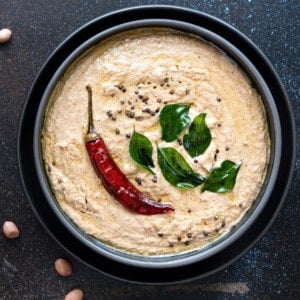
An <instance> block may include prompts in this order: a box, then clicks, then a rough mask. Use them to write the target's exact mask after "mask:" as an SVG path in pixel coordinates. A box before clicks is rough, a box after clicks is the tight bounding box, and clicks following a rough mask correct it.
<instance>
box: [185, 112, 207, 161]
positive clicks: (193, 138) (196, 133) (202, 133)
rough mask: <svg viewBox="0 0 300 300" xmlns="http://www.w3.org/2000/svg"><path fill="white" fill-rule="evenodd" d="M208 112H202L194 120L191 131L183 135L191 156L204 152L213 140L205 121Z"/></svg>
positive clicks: (186, 148)
mask: <svg viewBox="0 0 300 300" xmlns="http://www.w3.org/2000/svg"><path fill="white" fill-rule="evenodd" d="M205 117H206V114H200V115H198V116H197V117H195V119H194V120H193V122H192V124H191V126H190V127H189V133H187V134H185V135H184V136H183V146H184V148H185V150H186V151H187V152H188V153H189V155H190V156H191V157H195V156H198V155H200V154H202V153H203V152H204V151H205V150H206V149H207V147H208V146H209V144H210V142H211V133H210V130H209V128H208V127H207V125H206V123H205Z"/></svg>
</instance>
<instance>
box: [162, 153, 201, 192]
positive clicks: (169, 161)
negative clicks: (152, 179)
mask: <svg viewBox="0 0 300 300" xmlns="http://www.w3.org/2000/svg"><path fill="white" fill-rule="evenodd" d="M157 159H158V164H159V166H160V168H161V171H162V174H163V176H164V177H165V179H166V180H167V181H168V182H169V183H171V184H172V185H173V186H176V187H179V188H193V187H196V186H198V185H200V184H201V183H203V182H204V180H205V178H204V177H203V176H201V175H200V174H198V173H195V172H194V171H193V170H192V168H191V167H190V166H189V164H188V163H187V162H186V161H185V159H184V158H183V157H182V156H181V154H180V153H179V152H178V151H177V150H176V149H174V148H172V147H167V148H159V147H158V148H157Z"/></svg>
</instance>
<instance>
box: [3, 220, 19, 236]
mask: <svg viewBox="0 0 300 300" xmlns="http://www.w3.org/2000/svg"><path fill="white" fill-rule="evenodd" d="M2 230H3V233H4V235H5V236H6V237H7V238H8V239H15V238H17V237H19V235H20V231H19V228H18V227H17V225H16V224H15V223H14V222H11V221H5V222H4V223H3V227H2Z"/></svg>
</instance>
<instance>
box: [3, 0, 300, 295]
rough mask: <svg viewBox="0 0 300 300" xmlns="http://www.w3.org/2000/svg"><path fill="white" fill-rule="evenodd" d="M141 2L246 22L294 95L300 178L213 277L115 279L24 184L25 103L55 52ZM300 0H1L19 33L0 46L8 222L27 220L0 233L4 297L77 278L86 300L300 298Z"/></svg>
mask: <svg viewBox="0 0 300 300" xmlns="http://www.w3.org/2000/svg"><path fill="white" fill-rule="evenodd" d="M139 4H174V5H181V6H185V7H190V8H194V9H197V10H201V11H204V12H207V13H209V14H212V15H214V16H216V17H219V18H220V19H222V20H224V21H226V22H228V23H229V24H231V25H234V26H235V27H236V28H237V29H239V30H241V31H242V32H243V33H244V34H246V35H247V36H248V37H250V38H251V39H252V40H253V41H254V42H255V43H256V44H257V45H258V46H259V48H260V49H261V50H262V51H263V52H264V53H265V54H266V55H267V57H268V58H269V59H270V61H271V63H272V64H273V65H274V67H275V69H276V71H277V72H278V74H279V76H280V77H281V79H282V82H283V84H284V86H285V88H286V90H287V92H288V94H289V97H290V100H291V104H292V107H293V110H294V114H295V118H296V126H297V143H298V148H297V160H296V166H295V170H294V177H293V181H292V184H291V187H290V189H289V192H288V194H287V197H286V201H285V203H284V205H283V208H282V210H281V212H280V214H279V216H278V217H277V219H276V221H275V222H274V224H273V225H272V226H271V228H270V230H269V231H268V233H267V234H266V235H265V236H264V237H263V238H262V239H261V240H260V241H259V242H258V243H257V244H256V245H255V247H254V248H252V250H250V251H249V252H248V253H247V254H245V255H244V256H243V257H242V258H240V259H239V260H238V261H236V262H235V263H234V264H232V265H231V266H229V267H227V268H226V269H224V270H222V271H220V272H218V273H216V274H214V275H211V276H209V277H207V278H205V279H201V280H195V281H192V282H190V283H185V284H178V285H167V286H162V287H157V286H142V285H136V284H129V283H124V282H121V281H118V280H115V279H112V278H110V277H107V276H105V275H102V274H100V273H98V272H96V271H94V270H91V269H90V268H89V267H87V266H85V265H84V264H83V263H81V262H80V261H78V260H76V259H75V258H73V257H72V256H70V255H69V254H68V253H66V252H65V250H63V249H62V248H61V247H60V246H59V245H57V244H56V243H55V242H54V241H53V240H52V238H51V237H50V236H49V235H48V233H47V232H46V231H45V230H44V229H43V227H42V225H41V224H40V223H39V221H38V219H37V218H36V216H35V215H34V213H33V212H32V210H31V208H30V206H29V203H28V201H27V199H26V198H25V195H24V193H23V188H22V186H21V183H20V179H19V175H18V169H17V158H16V139H17V129H18V124H19V120H20V114H21V110H22V106H23V104H24V102H25V100H26V95H27V93H28V91H29V89H30V86H31V84H32V83H33V80H34V78H35V77H36V75H37V73H38V71H39V69H40V68H41V67H42V65H43V63H44V62H45V60H46V59H47V57H48V56H49V55H50V54H51V52H52V51H53V50H54V49H55V47H56V46H57V45H58V44H59V43H61V42H62V41H63V40H64V39H65V38H66V37H67V36H68V35H69V34H70V33H72V32H73V31H74V30H76V29H77V28H78V27H79V26H81V25H83V24H84V23H85V22H87V21H89V20H91V19H93V18H95V17H98V16H100V15H102V14H104V13H107V12H110V11H113V10H116V9H120V8H124V7H129V6H134V5H139ZM299 9H300V4H299V1H297V0H294V1H288V0H287V1H284V0H281V1H280V0H276V1H274V0H267V1H259V0H252V1H251V0H248V1H245V0H244V1H242V0H240V1H222V0H219V1H110V2H107V1H96V0H95V1H59V0H52V1H42V0H31V1H29V0H27V1H24V0H15V1H1V2H0V28H3V27H9V28H11V29H12V30H13V32H14V34H13V38H12V40H11V41H10V42H9V43H7V44H3V45H0V101H1V104H0V105H1V106H0V120H1V122H0V134H1V146H0V147H1V148H0V149H1V152H0V153H1V156H0V159H1V165H0V166H1V172H0V182H1V185H0V186H1V189H0V223H1V224H2V223H3V221H4V220H7V219H11V220H13V221H14V222H16V223H17V224H18V226H19V227H20V230H21V236H20V238H19V239H18V240H11V241H10V240H7V239H5V238H4V237H3V235H2V234H1V235H0V298H4V299H24V298H25V299H61V298H63V296H64V294H65V293H66V292H67V291H69V290H70V289H71V288H73V287H80V288H82V289H83V290H84V292H85V296H86V298H87V299H139V298H143V299H145V298H146V299H154V298H171V297H172V298H174V299H183V298H189V299H198V298H200V297H207V298H208V297H211V298H214V299H227V298H240V297H241V296H243V297H245V298H249V299H252V298H265V299H274V298H288V299H296V298H300V279H299V277H300V267H299V265H300V261H299V248H300V244H299V242H300V241H299V228H300V222H299V213H300V201H299V198H300V196H299V195H300V188H299V184H300V179H299V177H300V150H299V149H300V147H299V146H300V145H299V143H300V101H299V35H298V36H297V33H298V32H299V29H300V28H299V16H298V14H299V13H298V11H299ZM297 17H298V21H297ZM297 38H298V39H297ZM297 42H298V44H297ZM61 256H62V257H66V258H68V259H69V260H70V261H71V262H72V264H73V268H74V270H73V274H72V276H71V277H68V278H62V277H60V276H59V275H57V273H56V272H55V271H54V261H55V259H56V258H57V257H61Z"/></svg>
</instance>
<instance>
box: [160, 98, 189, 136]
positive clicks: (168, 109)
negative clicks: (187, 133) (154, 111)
mask: <svg viewBox="0 0 300 300" xmlns="http://www.w3.org/2000/svg"><path fill="white" fill-rule="evenodd" d="M189 109H190V106H189V105H181V104H169V105H166V106H165V107H164V108H163V109H162V110H161V112H160V114H159V122H160V126H161V128H162V139H163V140H164V141H166V142H172V141H174V140H175V139H176V138H177V137H178V135H179V134H180V132H182V130H183V129H185V128H186V127H188V126H189V124H190V122H191V119H190V117H189V116H188V113H189Z"/></svg>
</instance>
